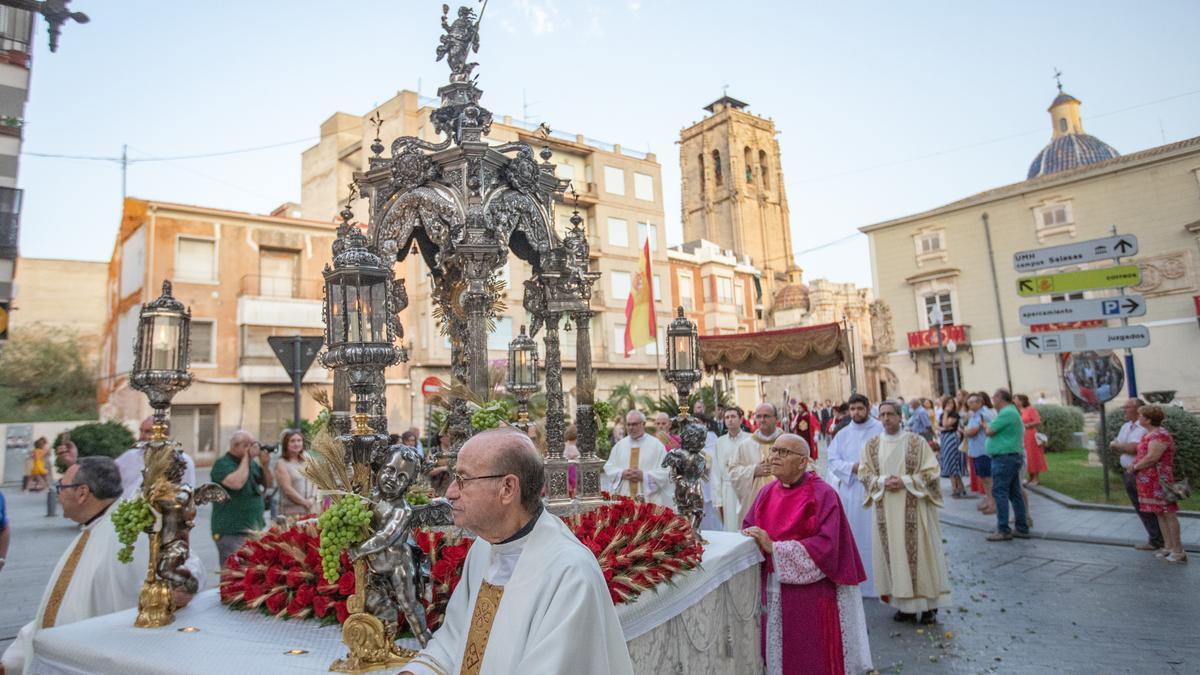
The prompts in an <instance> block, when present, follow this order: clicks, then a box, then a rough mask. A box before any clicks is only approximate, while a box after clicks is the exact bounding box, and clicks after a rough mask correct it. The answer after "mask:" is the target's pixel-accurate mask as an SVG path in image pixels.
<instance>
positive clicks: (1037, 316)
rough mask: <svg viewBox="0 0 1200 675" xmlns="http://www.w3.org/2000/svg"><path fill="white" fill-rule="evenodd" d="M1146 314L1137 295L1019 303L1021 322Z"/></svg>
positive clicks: (1050, 321) (1037, 322)
mask: <svg viewBox="0 0 1200 675" xmlns="http://www.w3.org/2000/svg"><path fill="white" fill-rule="evenodd" d="M1145 314H1146V298H1144V297H1142V296H1140V295H1125V296H1122V297H1118V298H1097V299H1093V300H1067V301H1064V302H1051V303H1048V304H1036V305H1022V306H1021V309H1020V316H1021V323H1022V324H1023V325H1026V326H1036V325H1038V324H1044V323H1069V322H1073V321H1094V320H1097V319H1125V318H1128V317H1131V316H1144V315H1145Z"/></svg>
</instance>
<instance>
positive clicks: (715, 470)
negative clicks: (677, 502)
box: [712, 406, 750, 532]
mask: <svg viewBox="0 0 1200 675" xmlns="http://www.w3.org/2000/svg"><path fill="white" fill-rule="evenodd" d="M722 421H723V422H725V428H726V429H727V430H728V433H726V434H725V435H724V436H721V437H720V438H718V439H717V447H716V450H715V451H714V457H713V467H712V475H713V506H715V507H716V508H717V513H718V514H719V515H720V517H721V529H723V530H725V531H726V532H740V531H741V530H742V514H743V512H744V511H745V510H746V509H744V508H742V503H741V501H739V500H738V493H737V490H735V489H734V488H733V481H732V479H731V478H730V476H729V471H730V469H732V468H733V467H734V466H736V465H737V461H738V452H739V450H738V448H739V446H741V444H742V443H743V442H745V441H748V440H750V433H749V432H746V431H742V409H741V408H739V407H737V406H733V407H731V408H726V409H725V413H724V416H723V417H722ZM747 507H748V505H747Z"/></svg>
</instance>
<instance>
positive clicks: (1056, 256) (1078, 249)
mask: <svg viewBox="0 0 1200 675" xmlns="http://www.w3.org/2000/svg"><path fill="white" fill-rule="evenodd" d="M1137 252H1138V240H1137V237H1135V236H1133V235H1132V234H1124V235H1121V236H1117V237H1104V238H1102V239H1092V240H1090V241H1081V242H1078V243H1075V244H1064V245H1063V246H1048V247H1046V248H1035V249H1031V250H1029V251H1017V252H1016V253H1014V254H1013V269H1015V270H1016V271H1018V272H1033V271H1035V270H1040V269H1045V268H1047V267H1063V266H1066V265H1081V264H1083V263H1087V262H1093V261H1096V260H1111V259H1113V258H1124V257H1127V256H1131V255H1137Z"/></svg>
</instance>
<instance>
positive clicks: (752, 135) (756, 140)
mask: <svg viewBox="0 0 1200 675" xmlns="http://www.w3.org/2000/svg"><path fill="white" fill-rule="evenodd" d="M748 105H749V104H747V103H745V102H743V101H739V100H737V99H735V98H733V97H731V96H728V95H726V96H722V97H721V98H719V99H717V100H716V101H713V102H712V103H710V104H709V105H707V106H705V108H704V110H706V111H707V112H708V113H709V115H708V116H706V117H705V118H704V119H702V120H700V121H699V122H697V123H695V124H693V125H692V126H690V127H687V128H686V129H684V130H683V131H682V132H680V135H679V168H680V172H681V174H682V177H683V186H682V187H683V189H682V199H681V209H682V214H681V216H682V220H683V238H684V241H692V240H695V239H707V240H709V241H711V242H714V243H716V244H717V245H719V246H720V247H721V248H723V249H728V250H730V251H733V252H734V253H736V254H738V255H748V256H750V262H751V264H753V265H754V266H755V267H757V268H758V269H759V270H760V271H761V272H762V285H763V289H762V291H763V304H764V305H768V306H769V305H770V302H771V298H773V297H774V294H775V291H776V290H777V289H779V288H781V287H782V286H784V285H786V284H789V283H797V284H798V283H800V277H801V271H800V268H799V266H798V265H797V264H796V261H795V258H793V256H792V234H791V227H790V223H789V218H788V205H787V196H786V195H785V194H784V189H783V168H782V166H781V164H780V155H779V141H777V140H776V138H775V137H776V134H777V133H778V132H777V131H776V130H775V123H774V122H773V121H771V120H769V119H764V118H762V117H759V116H757V115H754V114H752V113H750V112H748V111H747V110H746V107H747V106H748Z"/></svg>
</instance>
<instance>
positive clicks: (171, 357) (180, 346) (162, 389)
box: [129, 281, 192, 441]
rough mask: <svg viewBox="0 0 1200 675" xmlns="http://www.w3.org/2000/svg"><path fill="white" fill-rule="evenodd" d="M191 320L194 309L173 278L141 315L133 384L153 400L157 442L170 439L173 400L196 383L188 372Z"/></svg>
mask: <svg viewBox="0 0 1200 675" xmlns="http://www.w3.org/2000/svg"><path fill="white" fill-rule="evenodd" d="M191 323H192V313H191V310H189V309H188V308H186V307H184V306H183V303H182V302H179V301H178V300H176V299H175V297H174V296H173V295H171V282H170V281H163V285H162V295H160V296H158V298H156V299H155V300H154V301H152V302H148V303H146V304H145V305H143V306H142V311H141V313H140V315H139V316H138V332H137V337H136V339H135V340H134V345H133V357H134V363H133V370H132V372H131V373H130V375H129V385H130V386H131V387H133V388H134V389H136V390H137V391H140V392H142V393H143V394H145V395H146V397H147V398H149V399H150V407H151V408H154V436H153V440H155V441H165V440H167V410H168V409H170V407H171V399H172V398H174V396H175V394H176V393H178V392H179V391H181V390H183V389H187V387H188V386H189V385H191V383H192V375H191V373H189V372H188V371H187V367H188V339H189V334H190V330H191Z"/></svg>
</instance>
